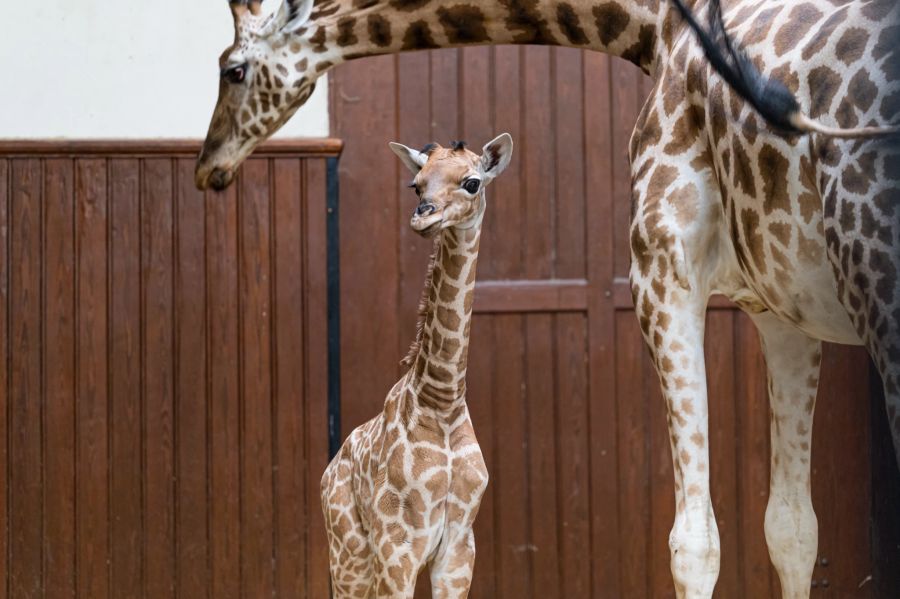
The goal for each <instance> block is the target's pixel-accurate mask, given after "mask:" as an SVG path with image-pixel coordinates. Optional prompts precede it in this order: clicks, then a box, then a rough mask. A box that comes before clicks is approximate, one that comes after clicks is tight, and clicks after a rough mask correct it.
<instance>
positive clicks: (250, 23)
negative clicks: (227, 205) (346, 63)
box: [195, 0, 328, 189]
mask: <svg viewBox="0 0 900 599" xmlns="http://www.w3.org/2000/svg"><path fill="white" fill-rule="evenodd" d="M313 4H314V0H281V5H280V8H278V9H277V10H275V12H273V13H271V14H268V15H264V14H263V13H262V5H261V0H230V2H229V5H230V6H231V13H232V16H233V17H234V43H232V44H231V45H230V46H229V47H228V48H227V49H226V50H225V51H224V52H223V53H222V55H221V56H220V57H219V99H218V102H217V103H216V108H215V110H214V111H213V116H212V120H211V122H210V125H209V132H208V133H207V134H206V141H205V142H204V144H203V149H202V151H201V152H200V158H199V159H198V160H197V168H196V172H195V182H196V184H197V187H199V188H200V189H206V188H208V187H213V188H215V189H224V188H225V187H227V186H228V184H229V183H231V180H232V179H233V178H234V173H235V171H236V170H237V168H238V166H240V164H241V162H243V160H244V159H245V158H246V157H247V156H249V155H250V153H251V152H252V151H253V149H254V148H256V146H257V145H259V144H260V143H261V142H262V141H264V140H265V139H267V138H268V137H269V136H270V135H272V134H273V133H275V131H277V130H278V129H279V128H280V127H281V126H282V125H284V123H286V122H287V121H288V119H290V118H291V116H293V115H294V113H295V112H297V109H298V108H300V107H301V106H302V105H303V104H305V103H306V101H307V100H308V99H309V97H310V95H312V92H313V90H314V89H315V83H316V79H317V78H318V77H319V75H321V71H320V69H318V68H317V67H321V65H322V64H324V62H323V61H326V60H327V59H328V56H327V54H328V53H327V52H319V53H316V52H314V51H313V49H312V44H311V43H310V42H311V40H310V39H309V36H308V35H304V34H303V32H305V31H306V30H308V29H309V22H310V21H311V20H312V18H314V17H315V15H314V14H313Z"/></svg>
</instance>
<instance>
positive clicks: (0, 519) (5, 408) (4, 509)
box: [0, 159, 12, 599]
mask: <svg viewBox="0 0 900 599" xmlns="http://www.w3.org/2000/svg"><path fill="white" fill-rule="evenodd" d="M10 187H11V176H10V163H9V160H4V159H0V481H3V484H4V488H5V489H9V483H10V481H9V453H8V447H9V444H8V443H9V420H8V419H7V416H8V414H9V406H10V403H9V392H10V387H9V368H8V367H9V359H10V346H11V342H12V332H11V331H10V330H9V327H8V325H9V311H10V288H9V287H10V280H9V261H10V252H11V249H12V248H11V238H12V233H11V232H10V224H11V223H10V220H9V217H10V195H11V194H10ZM7 498H8V495H7V493H6V492H3V493H0V580H2V581H4V582H3V583H2V584H0V599H6V597H7V589H8V584H9V575H10V571H9V561H8V558H9V542H8V541H9V519H8V515H9V511H8V510H9V503H8V502H7Z"/></svg>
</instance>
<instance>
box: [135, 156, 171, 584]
mask: <svg viewBox="0 0 900 599" xmlns="http://www.w3.org/2000/svg"><path fill="white" fill-rule="evenodd" d="M141 182H142V189H141V273H142V281H141V286H142V304H143V323H144V330H143V348H142V350H143V360H142V361H143V373H142V377H143V390H144V397H145V402H144V483H145V484H144V560H145V569H144V576H145V584H146V593H147V596H148V597H153V598H157V597H160V598H161V597H168V596H170V595H171V594H172V591H173V589H174V585H175V563H174V555H173V554H172V547H173V546H174V541H175V509H174V508H175V506H174V498H175V493H174V491H175V488H174V484H173V480H174V474H175V464H174V459H175V458H174V453H175V452H174V449H175V448H174V441H175V435H174V422H173V416H174V393H175V363H174V359H173V358H174V352H173V351H172V350H173V348H174V339H173V327H172V323H173V317H174V305H173V301H174V298H173V285H172V283H173V257H174V252H173V249H174V248H173V241H174V240H173V231H174V228H173V224H174V223H173V216H174V215H173V210H172V202H173V197H172V191H173V188H172V184H173V174H172V160H171V159H168V158H158V159H149V160H145V161H144V163H143V172H142V177H141Z"/></svg>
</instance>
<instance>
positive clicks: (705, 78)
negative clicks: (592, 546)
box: [197, 0, 900, 599]
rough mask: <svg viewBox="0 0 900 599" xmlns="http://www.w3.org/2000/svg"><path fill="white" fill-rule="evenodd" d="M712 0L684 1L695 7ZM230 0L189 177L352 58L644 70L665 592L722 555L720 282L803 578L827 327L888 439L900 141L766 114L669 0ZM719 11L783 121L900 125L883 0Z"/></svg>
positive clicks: (777, 552)
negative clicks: (579, 62) (464, 48)
mask: <svg viewBox="0 0 900 599" xmlns="http://www.w3.org/2000/svg"><path fill="white" fill-rule="evenodd" d="M706 2H707V0H694V1H693V2H690V3H689V4H690V7H691V8H692V9H693V10H694V11H695V12H699V13H702V12H703V11H704V10H705V9H706ZM232 11H233V13H234V17H235V29H236V35H235V42H234V44H233V45H232V46H231V47H229V48H228V49H227V50H226V51H225V52H224V53H223V54H222V57H221V59H220V67H221V73H222V82H221V87H220V95H219V101H218V105H217V107H216V110H215V113H214V115H213V118H212V124H211V125H210V131H209V134H208V138H207V140H206V143H205V145H204V148H203V151H202V153H201V156H200V159H199V162H198V166H197V184H198V186H199V187H201V188H205V187H208V186H212V187H216V188H222V187H225V186H227V185H228V184H229V183H230V181H231V179H232V177H233V173H234V171H235V169H236V168H237V166H238V165H239V164H240V162H241V161H242V160H243V159H244V158H245V157H246V156H247V155H248V154H249V153H250V152H251V151H252V150H253V148H254V147H255V146H256V145H257V144H258V143H259V142H261V141H262V140H264V139H265V138H267V137H268V136H269V135H271V134H272V133H274V131H276V130H277V129H278V128H279V127H280V126H281V125H282V124H283V123H284V122H285V121H287V119H289V118H290V117H291V115H292V114H293V113H294V112H295V111H296V109H297V108H298V107H299V106H300V105H302V104H303V103H304V102H305V101H306V99H307V98H308V97H309V95H310V94H311V92H312V89H313V86H314V84H315V81H316V79H317V77H318V76H320V75H321V74H322V73H324V72H325V71H327V70H328V69H330V68H331V67H333V66H335V65H337V64H339V63H341V62H343V61H345V60H350V59H353V58H359V57H364V56H372V55H377V54H385V53H395V52H401V51H404V50H415V49H422V48H437V47H449V46H461V45H470V44H501V43H516V44H528V43H534V44H556V45H565V46H572V47H577V48H590V49H594V50H598V51H602V52H606V53H609V54H612V55H616V56H621V57H623V58H626V59H627V60H630V61H631V62H633V63H635V64H637V65H638V66H640V67H641V68H642V69H643V70H644V71H645V72H647V73H648V74H650V75H651V76H652V77H653V79H654V80H655V86H654V88H653V91H652V93H651V94H650V97H649V99H648V100H647V103H646V105H645V107H644V109H643V111H642V113H641V115H640V117H639V118H638V123H637V126H636V128H635V131H634V134H633V135H632V139H631V144H630V158H631V166H632V180H633V204H634V205H633V219H632V225H631V227H632V229H631V248H632V266H631V281H632V292H633V297H634V302H635V306H636V308H637V313H638V316H639V319H640V325H641V329H642V331H643V334H644V338H645V340H646V342H647V344H648V346H649V348H650V351H651V353H652V355H653V358H654V362H655V364H656V368H657V371H658V373H659V376H660V382H661V385H662V390H663V395H664V396H665V399H666V402H667V406H668V411H669V430H670V436H671V445H672V456H673V463H674V470H675V495H676V506H677V509H676V519H675V524H674V526H673V529H672V532H671V535H670V539H669V545H670V548H671V552H672V562H671V565H672V574H673V577H674V580H675V588H676V592H677V594H678V596H679V597H684V598H701V597H710V596H711V595H712V591H713V587H714V585H715V581H716V578H717V576H718V570H719V537H718V531H717V528H716V523H715V519H714V516H713V509H712V503H711V501H710V484H709V452H708V426H707V391H706V373H705V364H704V356H703V334H704V314H705V310H706V304H707V300H708V298H709V296H710V295H712V294H713V293H722V294H724V295H726V296H727V297H729V298H731V299H732V300H733V301H735V302H736V303H737V304H738V305H739V306H741V307H742V308H743V309H744V310H745V311H746V312H748V313H749V314H750V315H751V318H752V319H753V320H754V322H755V323H756V326H757V328H758V329H759V333H760V337H761V339H762V345H763V351H764V353H765V356H766V362H767V365H768V373H769V396H770V403H771V408H772V426H771V435H772V463H771V479H770V495H769V504H768V507H767V510H766V518H765V530H766V541H767V544H768V546H769V554H770V556H771V558H772V561H773V563H774V565H775V568H776V570H777V571H778V575H779V578H780V581H781V587H782V593H783V596H784V597H789V598H792V599H795V598H801V597H808V596H809V586H810V585H809V583H810V579H811V575H812V569H813V565H814V561H815V556H816V548H817V536H818V534H817V522H816V518H815V514H814V512H813V509H812V505H811V501H810V494H809V493H810V488H809V454H810V444H811V439H810V435H811V430H812V417H813V408H814V405H815V395H816V388H817V385H818V372H819V363H820V359H821V352H820V344H821V340H826V341H834V342H839V343H850V344H865V345H866V347H867V348H868V350H869V352H870V354H871V355H872V357H873V358H874V360H875V362H876V365H877V366H878V368H879V370H880V372H881V375H882V379H883V382H884V386H885V395H886V397H887V403H888V413H889V416H890V419H891V425H892V430H893V432H894V435H895V447H898V448H900V443H898V442H897V440H898V439H900V278H898V274H900V255H898V254H900V252H898V248H900V189H898V188H900V181H898V177H900V174H898V171H900V168H898V165H900V152H898V151H897V149H896V147H894V148H892V147H890V146H888V145H887V144H886V143H883V142H877V141H871V140H870V141H859V140H857V141H853V140H850V141H840V140H835V139H833V138H830V137H825V136H822V135H811V136H798V135H785V134H783V133H779V132H777V131H776V130H774V129H773V128H772V127H770V126H769V125H768V124H767V123H766V122H765V121H764V120H761V119H760V118H758V117H757V113H755V112H754V111H753V110H752V109H751V108H750V107H749V106H748V105H747V103H746V102H745V101H744V100H742V98H741V96H739V95H738V94H737V93H733V92H732V91H731V89H730V88H729V87H728V85H726V83H725V82H724V81H723V80H722V79H721V78H720V77H719V76H718V75H716V74H715V73H714V72H713V67H712V66H710V63H709V62H708V61H707V60H706V58H705V57H704V51H703V49H702V48H701V45H700V44H699V43H698V41H697V38H695V37H694V36H693V35H691V34H690V31H689V29H688V27H687V25H686V24H685V23H684V21H683V20H682V18H681V16H680V15H679V13H678V12H677V10H676V8H675V7H674V6H670V5H669V4H667V3H665V2H661V1H660V0H611V1H610V0H569V1H558V0H479V1H478V2H472V1H471V0H317V1H314V0H285V1H284V3H283V4H282V6H281V8H280V10H278V11H277V12H276V13H275V14H273V15H268V16H267V15H263V14H262V13H261V7H260V3H259V2H258V1H253V2H249V3H246V2H243V3H236V4H232ZM723 16H724V22H725V23H726V25H727V28H728V31H729V33H730V34H731V35H732V39H733V40H734V43H735V44H736V45H739V46H740V47H742V48H744V49H746V50H747V52H748V54H749V57H750V61H748V62H743V61H738V63H737V66H736V67H735V65H734V64H732V65H731V67H734V68H732V71H733V72H732V75H733V74H734V72H735V71H743V72H744V74H745V75H746V74H747V72H748V69H751V70H752V69H759V70H760V71H761V72H762V73H764V74H765V75H767V76H771V77H773V78H774V79H777V80H779V81H781V82H782V83H783V84H784V85H785V86H786V87H787V88H788V89H789V90H790V91H791V93H793V94H794V95H795V96H796V98H797V100H798V101H799V104H798V106H799V107H800V108H802V110H801V111H797V110H793V109H792V104H791V103H790V102H787V103H786V104H783V106H782V107H783V108H785V110H786V111H787V112H786V113H785V114H781V115H780V118H778V117H779V114H778V113H777V111H776V113H775V114H774V116H775V117H776V122H777V123H778V124H779V125H781V126H782V127H783V128H784V127H786V128H788V129H791V130H794V131H798V130H799V131H809V130H812V129H822V128H823V127H831V128H835V127H843V128H852V127H865V126H875V127H879V126H886V125H896V124H897V122H898V121H897V119H898V113H900V45H898V44H897V43H895V42H896V40H897V39H898V38H900V34H898V32H900V5H898V3H896V2H895V0H869V1H865V0H859V1H849V2H848V1H845V0H806V1H802V2H797V1H793V0H735V1H734V2H729V4H728V7H727V8H726V9H725V10H724V11H723ZM719 41H722V40H721V39H720V40H719ZM719 45H720V46H721V45H724V46H725V47H726V49H727V48H728V46H729V45H730V44H729V43H728V42H727V40H726V41H725V43H724V44H719ZM713 55H714V56H715V53H713ZM714 64H715V65H716V66H717V67H718V68H720V69H726V70H727V69H728V68H729V65H728V64H727V63H726V64H724V65H723V64H720V63H719V64H716V63H714ZM751 74H752V72H751ZM729 81H730V82H731V83H733V84H734V83H737V84H738V85H739V87H738V89H741V91H743V92H744V93H747V94H751V95H754V94H755V95H754V96H753V99H754V103H755V104H756V105H757V106H761V107H763V108H766V103H765V102H764V100H767V99H771V97H775V98H779V97H781V96H771V97H768V96H766V95H765V93H761V92H765V91H766V90H765V89H764V88H763V87H761V86H759V85H755V84H757V83H758V82H759V81H757V80H756V79H755V78H754V77H749V78H748V77H744V78H741V77H734V76H732V77H730V78H729ZM748 82H749V84H748ZM742 83H743V86H742V87H741V84H742ZM782 99H784V98H782ZM767 114H768V116H769V117H770V118H772V117H773V113H772V111H768V112H767ZM803 115H806V116H803ZM831 133H835V131H831ZM838 133H839V132H838ZM853 133H859V131H856V132H853Z"/></svg>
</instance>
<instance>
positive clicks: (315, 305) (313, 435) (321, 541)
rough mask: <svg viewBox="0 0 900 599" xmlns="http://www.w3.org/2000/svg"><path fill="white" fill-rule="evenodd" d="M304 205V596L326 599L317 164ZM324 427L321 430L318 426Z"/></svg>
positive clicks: (309, 170)
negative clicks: (321, 494) (321, 488)
mask: <svg viewBox="0 0 900 599" xmlns="http://www.w3.org/2000/svg"><path fill="white" fill-rule="evenodd" d="M304 173H305V186H304V202H305V208H306V210H305V212H304V216H305V218H306V228H305V229H304V231H305V232H304V235H303V238H302V241H303V252H304V254H305V255H306V257H307V258H306V261H305V262H304V267H305V269H306V278H305V280H304V293H305V296H306V302H305V304H306V311H305V312H304V314H303V315H304V323H303V324H304V326H303V329H304V347H306V348H307V350H306V356H307V361H306V364H305V367H306V389H305V391H306V393H305V395H304V397H305V398H306V401H305V402H304V403H305V408H306V430H305V435H306V439H307V443H306V463H307V467H308V470H307V476H308V478H307V481H306V488H307V498H306V514H307V516H306V517H307V541H306V547H307V555H308V556H309V558H308V561H307V570H306V572H307V596H308V597H325V596H326V594H327V593H328V588H329V575H328V554H327V553H326V552H325V551H322V550H321V548H323V547H327V543H328V541H327V539H326V537H325V521H324V519H323V517H322V511H321V502H320V501H319V481H320V480H321V478H322V473H323V472H325V467H326V466H327V465H328V426H327V422H328V407H327V406H328V404H327V398H328V379H327V376H326V374H325V373H326V372H328V355H327V353H326V352H327V347H328V345H327V337H328V331H327V325H326V323H327V322H328V309H329V308H328V305H327V303H326V293H325V291H326V285H327V280H326V270H325V265H326V260H327V258H326V247H327V243H326V236H325V231H326V229H325V211H326V207H325V197H326V183H327V173H326V165H325V163H324V162H323V161H321V160H307V161H306V162H305V168H304ZM323 424H324V426H323Z"/></svg>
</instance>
